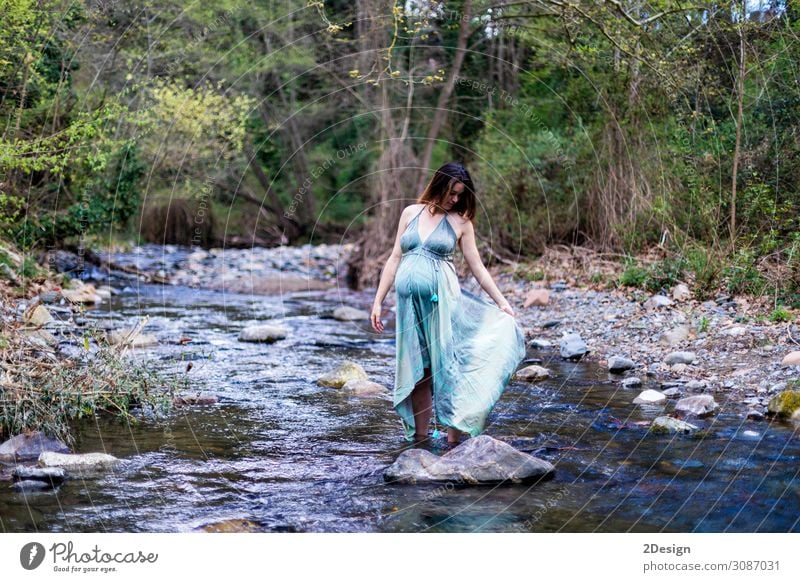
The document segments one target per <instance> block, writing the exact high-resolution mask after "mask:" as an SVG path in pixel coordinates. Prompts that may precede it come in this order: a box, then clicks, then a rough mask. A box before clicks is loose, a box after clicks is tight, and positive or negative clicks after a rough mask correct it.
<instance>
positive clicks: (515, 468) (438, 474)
mask: <svg viewBox="0 0 800 582" xmlns="http://www.w3.org/2000/svg"><path fill="white" fill-rule="evenodd" d="M554 470H555V468H554V467H553V465H551V464H550V463H548V462H547V461H544V460H542V459H537V458H536V457H534V456H531V455H529V454H527V453H523V452H521V451H518V450H517V449H515V448H514V447H512V446H511V445H509V444H506V443H504V442H502V441H499V440H497V439H494V438H492V437H490V436H488V435H478V436H476V437H472V438H469V439H467V440H466V441H464V442H463V443H461V444H460V445H458V446H457V447H455V448H454V449H452V450H450V451H448V452H447V453H446V454H444V455H442V456H437V455H434V454H433V453H430V452H428V451H426V450H423V449H407V450H405V451H403V452H402V453H401V454H400V456H399V457H397V460H396V461H395V462H394V463H393V464H392V465H390V466H389V467H388V468H386V470H385V471H384V473H383V477H384V479H385V480H386V481H389V482H393V483H412V484H413V483H427V482H442V481H445V482H446V481H456V482H459V483H465V484H470V485H480V484H484V483H486V484H497V483H527V482H532V481H539V480H541V479H546V478H549V477H552V476H553V472H554Z"/></svg>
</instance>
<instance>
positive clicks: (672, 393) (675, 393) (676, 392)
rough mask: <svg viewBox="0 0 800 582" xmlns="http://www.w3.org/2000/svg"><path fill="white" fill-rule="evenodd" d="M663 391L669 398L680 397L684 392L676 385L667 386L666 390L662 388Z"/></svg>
mask: <svg viewBox="0 0 800 582" xmlns="http://www.w3.org/2000/svg"><path fill="white" fill-rule="evenodd" d="M661 393H662V394H663V395H664V396H666V397H667V398H678V397H680V395H681V394H682V392H681V389H680V388H678V387H677V386H676V387H673V388H667V389H666V390H662V391H661Z"/></svg>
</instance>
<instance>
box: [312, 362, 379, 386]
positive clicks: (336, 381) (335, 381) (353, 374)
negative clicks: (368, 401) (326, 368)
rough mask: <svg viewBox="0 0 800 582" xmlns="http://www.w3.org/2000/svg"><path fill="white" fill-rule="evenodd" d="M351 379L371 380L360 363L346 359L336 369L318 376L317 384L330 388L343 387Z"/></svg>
mask: <svg viewBox="0 0 800 582" xmlns="http://www.w3.org/2000/svg"><path fill="white" fill-rule="evenodd" d="M351 380H369V377H368V376H367V373H366V372H365V371H364V368H362V367H361V366H360V365H359V364H357V363H355V362H350V361H344V362H342V363H341V364H339V366H338V367H337V368H336V369H335V370H332V371H330V372H328V373H327V374H323V375H322V376H320V377H319V378H317V384H319V385H320V386H329V387H330V388H343V387H344V385H345V384H347V383H348V382H350V381H351Z"/></svg>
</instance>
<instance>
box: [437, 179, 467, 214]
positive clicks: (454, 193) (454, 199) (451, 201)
mask: <svg viewBox="0 0 800 582" xmlns="http://www.w3.org/2000/svg"><path fill="white" fill-rule="evenodd" d="M462 192H464V183H463V182H456V183H455V184H454V185H453V189H452V190H450V194H449V195H447V196H445V198H444V202H443V204H442V206H443V207H444V208H445V210H450V209H451V208H453V206H455V205H456V204H458V197H459V196H460V195H461V193H462Z"/></svg>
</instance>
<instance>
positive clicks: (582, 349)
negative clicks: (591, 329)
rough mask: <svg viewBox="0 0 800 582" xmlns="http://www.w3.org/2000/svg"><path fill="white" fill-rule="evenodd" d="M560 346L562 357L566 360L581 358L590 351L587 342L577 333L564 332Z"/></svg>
mask: <svg viewBox="0 0 800 582" xmlns="http://www.w3.org/2000/svg"><path fill="white" fill-rule="evenodd" d="M559 347H560V348H561V357H562V358H564V359H566V360H579V359H580V358H582V357H583V356H584V355H586V354H587V353H588V352H589V348H587V347H586V342H585V341H583V338H582V337H581V336H580V334H577V333H568V334H564V337H562V338H561V341H560V343H559Z"/></svg>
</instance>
